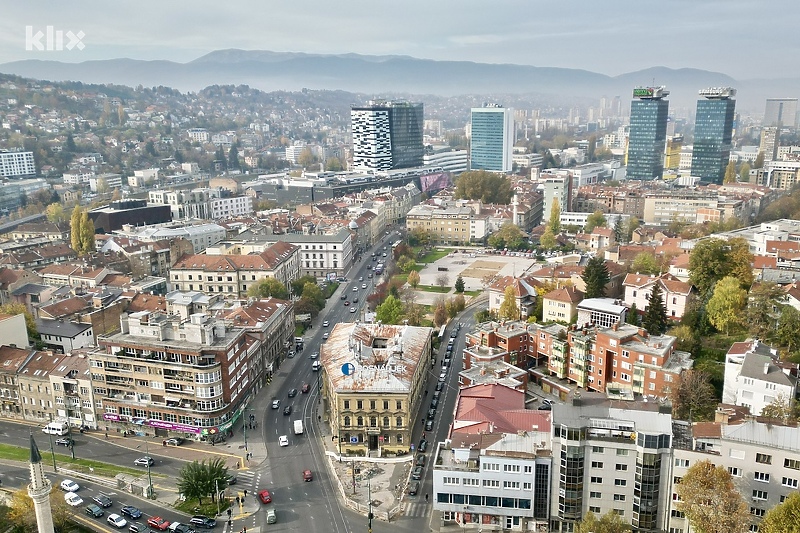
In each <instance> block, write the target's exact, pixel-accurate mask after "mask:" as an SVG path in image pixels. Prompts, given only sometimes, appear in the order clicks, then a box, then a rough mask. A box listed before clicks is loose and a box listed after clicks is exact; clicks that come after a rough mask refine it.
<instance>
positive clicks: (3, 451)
mask: <svg viewBox="0 0 800 533" xmlns="http://www.w3.org/2000/svg"><path fill="white" fill-rule="evenodd" d="M40 441H41V439H40ZM77 450H78V451H77V453H78V455H80V451H81V450H80V449H79V448H78V449H77ZM40 452H41V453H42V461H43V462H45V463H46V464H53V455H52V454H51V453H50V450H45V449H41V450H40ZM30 457H31V450H30V448H28V447H22V446H12V445H10V444H0V458H2V459H9V460H11V461H18V462H21V463H27V462H28V460H29V459H30ZM56 465H57V466H63V467H64V468H68V469H70V470H75V471H78V472H84V473H86V474H88V473H89V472H90V470H89V469H90V468H93V469H94V472H93V473H94V474H95V475H97V476H103V477H111V478H113V477H114V476H116V475H117V474H131V475H134V476H141V475H143V474H146V473H147V469H145V468H127V467H124V466H117V465H112V464H109V463H102V462H100V461H93V460H91V459H81V458H80V457H78V458H76V459H75V460H73V459H72V457H71V456H70V455H64V454H62V453H56ZM152 476H153V477H163V476H161V475H160V474H156V473H155V472H154V473H152Z"/></svg>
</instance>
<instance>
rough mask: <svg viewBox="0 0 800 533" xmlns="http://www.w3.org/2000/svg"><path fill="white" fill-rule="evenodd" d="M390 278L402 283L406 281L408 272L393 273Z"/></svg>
mask: <svg viewBox="0 0 800 533" xmlns="http://www.w3.org/2000/svg"><path fill="white" fill-rule="evenodd" d="M392 280H398V281H402V282H403V285H405V284H406V283H407V282H408V274H395V275H394V276H392Z"/></svg>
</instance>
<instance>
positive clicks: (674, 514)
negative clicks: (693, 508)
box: [669, 509, 686, 518]
mask: <svg viewBox="0 0 800 533" xmlns="http://www.w3.org/2000/svg"><path fill="white" fill-rule="evenodd" d="M669 514H670V516H671V517H672V518H686V515H685V514H683V513H682V512H680V511H678V510H677V509H672V510H671V511H670V512H669Z"/></svg>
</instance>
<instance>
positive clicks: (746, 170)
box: [739, 161, 750, 183]
mask: <svg viewBox="0 0 800 533" xmlns="http://www.w3.org/2000/svg"><path fill="white" fill-rule="evenodd" d="M739 180H740V181H743V182H745V183H747V182H749V181H750V163H748V162H747V161H745V162H744V163H742V166H741V167H739Z"/></svg>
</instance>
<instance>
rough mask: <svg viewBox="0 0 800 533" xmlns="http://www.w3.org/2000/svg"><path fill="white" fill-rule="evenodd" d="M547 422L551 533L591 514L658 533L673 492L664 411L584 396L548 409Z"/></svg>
mask: <svg viewBox="0 0 800 533" xmlns="http://www.w3.org/2000/svg"><path fill="white" fill-rule="evenodd" d="M552 416H553V420H552V428H553V433H552V445H553V458H554V459H555V460H554V461H553V463H554V469H555V471H554V472H553V475H552V478H553V480H554V481H553V490H552V492H553V495H554V497H553V498H552V504H551V507H550V531H553V532H557V531H563V532H567V531H572V530H573V528H574V526H575V523H576V522H578V521H580V520H581V519H582V518H583V516H584V515H585V514H586V513H587V512H589V511H591V512H593V513H595V514H596V515H598V516H602V515H604V514H606V513H608V512H614V513H616V514H618V515H619V516H620V517H621V518H622V521H623V522H625V523H628V524H631V526H633V529H634V531H640V532H653V533H655V532H661V531H664V530H665V527H664V526H665V524H666V523H667V520H668V518H669V510H670V509H669V507H670V501H669V489H670V487H671V486H672V478H671V471H672V468H671V446H672V416H671V414H670V410H669V406H666V405H661V404H659V403H657V402H647V403H645V402H641V401H637V402H634V401H625V402H623V401H612V400H608V399H607V398H605V396H603V395H600V394H586V393H585V394H580V395H576V396H575V397H574V398H573V399H572V402H571V403H566V404H557V405H553V415H552ZM556 494H557V495H558V496H557V497H556V496H555V495H556Z"/></svg>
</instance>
